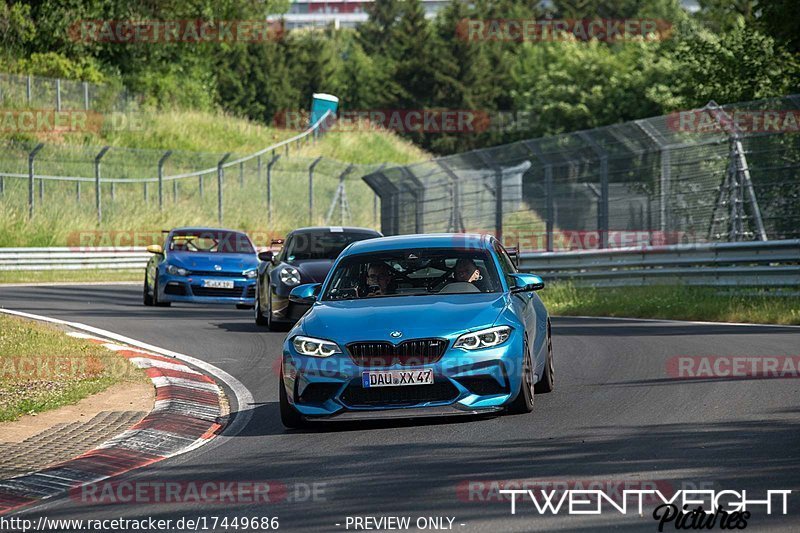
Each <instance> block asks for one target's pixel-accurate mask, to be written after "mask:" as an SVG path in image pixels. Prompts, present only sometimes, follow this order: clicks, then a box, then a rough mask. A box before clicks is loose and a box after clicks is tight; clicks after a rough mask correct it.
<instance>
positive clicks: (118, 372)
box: [0, 314, 146, 422]
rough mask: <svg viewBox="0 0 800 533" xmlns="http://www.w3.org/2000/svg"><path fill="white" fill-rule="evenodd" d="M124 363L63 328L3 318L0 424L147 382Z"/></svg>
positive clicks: (0, 327)
mask: <svg viewBox="0 0 800 533" xmlns="http://www.w3.org/2000/svg"><path fill="white" fill-rule="evenodd" d="M145 379H146V377H145V374H144V373H143V372H141V371H139V370H137V369H136V368H135V367H133V365H131V364H130V363H129V362H128V361H127V360H126V359H124V358H123V357H121V356H119V355H117V354H115V353H114V352H111V351H109V350H107V349H106V348H103V347H102V346H100V345H98V344H94V343H91V342H87V341H86V340H82V339H75V338H72V337H68V336H67V335H65V334H64V332H63V331H62V330H59V329H57V328H55V327H53V326H50V325H47V324H41V323H38V322H33V321H29V320H24V319H21V318H17V317H12V316H8V315H2V314H0V422H6V421H10V420H16V419H17V418H19V417H20V416H22V415H25V414H35V413H41V412H44V411H48V410H51V409H56V408H58V407H61V406H63V405H69V404H74V403H77V402H78V401H79V400H81V399H83V398H86V397H87V396H90V395H92V394H96V393H98V392H101V391H103V390H105V389H107V388H108V387H110V386H111V385H114V384H116V383H120V382H125V381H129V382H135V381H142V380H145Z"/></svg>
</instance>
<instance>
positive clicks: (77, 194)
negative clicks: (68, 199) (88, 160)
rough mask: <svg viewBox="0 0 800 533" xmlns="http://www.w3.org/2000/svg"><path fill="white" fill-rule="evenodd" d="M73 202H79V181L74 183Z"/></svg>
mask: <svg viewBox="0 0 800 533" xmlns="http://www.w3.org/2000/svg"><path fill="white" fill-rule="evenodd" d="M75 201H77V202H80V201H81V182H80V181H76V182H75Z"/></svg>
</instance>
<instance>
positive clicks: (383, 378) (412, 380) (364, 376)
mask: <svg viewBox="0 0 800 533" xmlns="http://www.w3.org/2000/svg"><path fill="white" fill-rule="evenodd" d="M361 384H362V385H363V386H364V388H366V389H369V388H372V387H403V386H406V385H433V370H431V369H425V370H374V371H369V372H362V373H361Z"/></svg>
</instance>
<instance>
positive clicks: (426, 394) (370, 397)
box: [341, 381, 458, 407]
mask: <svg viewBox="0 0 800 533" xmlns="http://www.w3.org/2000/svg"><path fill="white" fill-rule="evenodd" d="M457 396H458V389H456V388H455V387H454V386H453V384H452V383H450V382H449V381H440V382H437V383H434V384H433V385H410V386H405V387H372V388H366V389H365V388H364V387H362V386H361V383H360V382H355V381H354V382H352V383H351V384H350V386H348V387H347V388H346V389H345V390H344V392H343V393H342V395H341V400H342V402H344V403H345V404H347V405H349V406H352V407H375V406H381V405H385V406H403V405H405V406H408V405H416V404H420V403H426V402H447V401H452V400H455V399H456V397H457Z"/></svg>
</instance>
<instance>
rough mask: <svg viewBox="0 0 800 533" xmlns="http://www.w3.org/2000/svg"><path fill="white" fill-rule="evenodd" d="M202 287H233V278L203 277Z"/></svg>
mask: <svg viewBox="0 0 800 533" xmlns="http://www.w3.org/2000/svg"><path fill="white" fill-rule="evenodd" d="M203 287H206V288H209V289H232V288H233V280H232V279H204V280H203Z"/></svg>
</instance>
